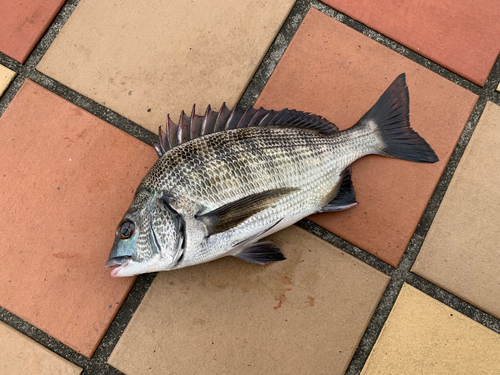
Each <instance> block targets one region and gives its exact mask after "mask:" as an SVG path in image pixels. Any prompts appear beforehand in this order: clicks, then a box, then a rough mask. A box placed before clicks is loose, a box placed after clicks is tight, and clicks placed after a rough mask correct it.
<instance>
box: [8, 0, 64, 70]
mask: <svg viewBox="0 0 500 375" xmlns="http://www.w3.org/2000/svg"><path fill="white" fill-rule="evenodd" d="M64 3H65V1H64V0H36V1H35V0H23V1H20V0H0V9H2V11H1V12H0V51H1V52H3V53H5V54H6V55H7V56H10V57H12V58H13V59H15V60H17V61H19V62H20V63H24V61H25V60H26V59H27V57H28V56H29V54H30V53H31V51H32V50H33V48H34V47H35V45H36V44H37V43H38V41H39V40H40V38H41V37H42V35H43V33H45V30H47V28H48V27H49V26H50V23H51V22H52V20H53V19H54V18H55V16H56V15H57V13H58V12H59V10H60V9H61V7H62V6H63V4H64Z"/></svg>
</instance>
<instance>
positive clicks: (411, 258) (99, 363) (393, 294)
mask: <svg viewBox="0 0 500 375" xmlns="http://www.w3.org/2000/svg"><path fill="white" fill-rule="evenodd" d="M79 1H80V0H69V1H67V2H66V4H65V5H64V6H63V7H62V9H61V11H60V12H59V14H58V15H57V16H56V18H55V19H54V21H53V22H52V24H51V26H50V27H49V28H48V30H47V31H46V33H45V34H44V36H43V37H42V38H41V40H40V42H39V43H38V44H37V46H36V47H35V48H34V50H33V52H32V53H31V55H30V56H29V57H28V59H27V60H26V62H25V64H20V63H19V62H17V61H15V60H13V59H11V58H10V57H8V56H6V55H4V54H2V53H0V64H2V65H4V66H6V67H7V68H9V69H11V70H13V71H15V72H16V73H17V74H18V75H17V76H16V78H15V79H14V81H13V82H12V83H11V84H10V86H9V87H8V89H7V90H6V92H5V93H4V94H3V96H2V97H1V98H0V116H1V115H2V114H3V112H4V111H5V109H6V108H7V106H8V105H9V104H10V102H11V101H12V99H13V98H14V97H15V95H16V94H17V92H18V91H19V89H20V87H21V86H22V84H23V83H24V81H25V79H26V78H29V79H31V80H33V81H34V82H36V83H37V84H39V85H41V86H43V87H44V88H46V89H48V90H50V91H52V92H54V93H55V94H57V95H58V96H60V97H62V98H64V99H66V100H68V101H70V102H71V103H73V104H75V105H77V106H79V107H81V108H82V109H84V110H86V111H88V112H90V113H92V114H93V115H95V116H96V117H98V118H100V119H102V120H104V121H106V122H108V123H110V124H111V125H114V126H116V127H118V128H119V129H121V130H123V131H125V132H127V133H129V134H131V135H132V136H134V137H136V138H138V139H140V140H141V141H143V142H145V143H148V144H150V145H151V143H152V141H154V140H155V138H156V136H155V135H154V134H153V133H151V132H150V131H148V130H146V129H144V128H142V127H141V126H139V125H137V124H136V123H134V122H132V121H130V120H128V119H126V118H125V117H123V116H121V115H120V114H118V113H116V112H114V111H112V110H110V109H108V108H106V107H104V106H102V105H101V104H99V103H97V102H94V101H93V100H91V99H89V98H87V97H85V96H84V95H81V94H79V93H77V92H76V91H74V90H72V89H70V88H69V87H66V86H65V85H63V84H61V83H59V82H57V81H54V80H53V79H51V78H50V77H48V76H45V75H44V74H42V73H40V72H38V71H37V70H36V65H37V64H38V63H39V61H40V60H41V58H42V57H43V55H44V54H45V52H46V51H47V50H48V48H49V47H50V44H51V43H52V42H53V40H54V39H55V37H56V36H57V35H58V33H59V32H60V30H61V28H62V27H63V26H64V24H65V23H66V22H67V20H68V18H69V17H70V15H71V14H72V12H73V11H74V9H75V7H76V5H77V4H78V3H79ZM311 7H314V8H316V9H318V10H320V11H321V12H323V13H325V14H327V15H328V16H330V17H332V18H334V19H336V20H337V21H339V22H342V23H343V24H345V25H347V26H348V27H350V28H352V29H354V30H356V31H358V32H360V33H362V34H363V35H365V36H367V37H369V38H370V39H372V40H375V41H377V42H378V43H380V44H382V45H384V46H386V47H388V48H390V49H392V50H394V51H396V52H397V53H399V54H400V55H402V56H405V57H406V58H408V59H410V60H412V61H414V62H416V63H417V64H419V65H421V66H423V67H425V68H426V69H428V70H430V71H432V72H434V73H436V74H438V75H439V76H441V77H443V78H445V79H448V80H450V81H451V82H454V83H455V84H457V85H459V86H461V87H463V88H464V89H466V90H468V91H471V92H473V93H475V94H476V95H478V96H479V100H478V102H477V104H476V106H475V108H474V110H473V112H472V114H471V116H470V118H469V121H468V122H467V125H466V127H465V130H464V132H463V134H462V136H461V138H460V140H459V142H458V144H457V146H456V148H455V150H454V151H453V154H452V156H451V158H450V161H449V162H448V164H447V166H446V168H445V171H444V172H443V175H442V176H441V178H440V180H439V183H438V185H437V187H436V189H435V191H434V193H433V195H432V198H431V199H430V201H429V203H428V205H427V208H426V210H425V212H424V214H423V215H422V218H421V220H420V222H419V224H418V226H417V229H416V231H415V233H414V234H413V236H412V239H411V241H410V243H409V245H408V247H407V249H406V251H405V253H404V254H403V258H402V260H401V262H400V264H399V266H398V267H397V268H393V267H391V266H390V265H389V264H387V263H385V262H383V261H381V260H380V259H378V258H376V257H375V256H373V255H371V254H369V253H368V252H365V251H364V250H362V249H360V248H358V247H356V246H354V245H353V244H351V243H349V242H348V241H346V240H344V239H342V238H341V237H339V236H337V235H335V234H333V233H331V232H329V231H327V230H326V229H324V228H322V227H320V226H319V225H317V224H315V223H313V222H311V221H310V220H308V219H304V220H301V221H300V222H299V223H297V224H298V225H299V226H300V227H302V228H304V229H306V230H308V231H309V232H311V233H313V234H315V235H316V236H318V237H320V238H322V239H324V240H326V241H327V242H329V243H331V244H333V245H334V246H336V247H338V248H340V249H342V250H343V251H345V252H347V253H349V254H351V255H352V256H354V257H356V258H357V259H359V260H361V261H363V262H364V263H366V264H368V265H370V266H372V267H373V268H375V269H377V270H379V271H381V272H383V273H384V274H386V275H388V276H390V277H391V280H390V282H389V284H388V287H387V289H386V290H385V292H384V293H383V296H382V298H381V300H380V302H379V304H378V306H377V307H376V309H375V311H374V314H373V316H372V318H371V320H370V322H369V324H368V326H367V329H366V330H365V332H364V334H363V337H362V338H361V341H360V343H359V345H358V348H357V349H356V351H355V353H354V355H353V358H352V360H351V362H350V364H349V367H348V369H347V371H346V374H349V375H353V374H359V373H360V372H361V370H362V368H363V366H364V364H365V362H366V359H367V358H368V355H369V354H370V352H371V351H372V349H373V346H374V344H375V342H376V340H377V338H378V336H379V334H380V332H381V330H382V327H383V325H384V324H385V322H386V320H387V317H388V316H389V314H390V312H391V310H392V307H393V306H394V303H395V301H396V299H397V297H398V295H399V292H400V290H401V287H402V285H403V283H404V282H407V283H408V284H410V285H412V286H414V287H416V288H417V289H419V290H421V291H423V292H424V293H426V294H427V295H429V296H431V297H433V298H435V299H437V300H438V301H440V302H442V303H444V304H445V305H447V306H449V307H451V308H453V309H455V310H457V311H459V312H461V313H462V314H464V315H466V316H468V317H470V318H472V319H474V320H475V321H476V322H478V323H480V324H482V325H483V326H485V327H487V328H489V329H491V330H493V331H495V332H497V333H500V320H499V319H497V318H495V317H493V316H491V315H489V314H487V313H486V312H484V311H482V310H480V309H479V308H477V307H475V306H473V305H471V304H469V303H468V302H466V301H464V300H462V299H460V298H458V297H456V296H455V295H453V294H452V293H449V292H447V291H446V290H444V289H442V288H440V287H439V286H437V285H435V284H433V283H431V282H430V281H428V280H426V279H424V278H422V277H420V276H418V275H416V274H413V273H412V272H411V267H412V266H413V263H414V262H415V260H416V258H417V256H418V253H419V251H420V249H421V247H422V244H423V242H424V240H425V236H426V235H427V232H428V230H429V228H430V226H431V224H432V221H433V219H434V217H435V215H436V213H437V211H438V208H439V206H440V204H441V202H442V200H443V198H444V195H445V193H446V190H447V188H448V186H449V184H450V182H451V179H452V177H453V174H454V172H455V170H456V168H457V166H458V163H459V161H460V159H461V157H462V155H463V153H464V151H465V148H466V146H467V144H468V142H469V140H470V137H471V136H472V133H473V131H474V129H475V127H476V125H477V123H478V121H479V118H480V116H481V114H482V112H483V110H484V107H485V105H486V101H492V102H493V103H496V104H497V105H500V93H499V92H497V91H496V87H497V85H498V83H499V80H500V79H499V78H500V56H499V57H498V58H497V60H496V62H495V64H494V66H493V68H492V70H491V72H490V75H489V77H488V80H487V82H486V84H485V85H484V87H480V86H478V85H476V84H474V83H472V82H470V81H468V80H467V79H465V78H463V77H461V76H459V75H457V74H456V73H453V72H451V71H450V70H448V69H446V68H444V67H442V66H440V65H438V64H437V63H435V62H433V61H431V60H429V59H427V58H425V57H424V56H422V55H420V54H418V53H417V52H415V51H413V50H410V49H409V48H407V47H405V46H403V45H401V44H400V43H398V42H395V41H394V40H392V39H390V38H388V37H386V36H384V35H382V34H380V33H379V32H377V31H375V30H372V29H370V28H368V27H367V26H365V25H364V24H362V23H360V22H358V21H356V20H354V19H352V18H350V17H349V16H347V15H345V14H343V13H340V12H338V11H336V10H335V9H333V8H331V7H329V6H328V5H325V4H323V3H321V2H319V1H317V0H297V1H296V3H295V5H294V7H293V8H292V10H291V12H290V14H289V16H288V17H287V19H286V20H285V22H284V24H283V25H282V27H281V30H280V31H279V33H278V34H277V36H276V38H275V40H274V41H273V43H272V45H271V47H270V48H269V50H268V52H267V53H266V55H265V56H264V58H263V60H262V62H261V64H260V65H259V67H258V68H257V69H256V72H255V75H254V77H253V78H252V79H251V81H250V83H249V85H248V87H247V89H246V91H245V93H244V94H243V95H242V97H241V99H240V101H239V105H240V106H241V107H242V108H248V107H250V106H252V105H254V103H255V101H256V100H257V98H258V97H259V95H260V93H261V92H262V90H263V88H264V86H265V84H266V83H267V81H268V79H269V77H270V76H271V74H272V72H273V71H274V68H275V67H276V65H277V64H278V63H279V61H280V59H281V58H282V56H283V54H284V53H285V51H286V48H287V47H288V45H289V43H290V41H291V40H292V38H293V36H294V35H295V33H296V31H297V30H298V28H299V26H300V24H301V22H302V20H303V19H304V17H305V15H306V14H307V12H308V11H309V9H310V8H311ZM154 277H155V274H148V275H141V276H139V277H138V278H137V281H136V282H135V284H134V286H133V287H132V289H131V291H130V293H129V294H128V296H127V297H126V299H125V301H124V303H123V304H122V306H121V308H120V310H119V312H118V313H117V315H116V316H115V318H114V319H113V321H112V323H111V325H110V327H109V329H108V330H107V332H106V334H105V335H104V337H103V339H102V341H101V342H100V344H99V346H98V348H97V350H96V351H95V353H94V355H93V357H92V358H90V359H89V358H86V357H84V356H82V355H81V354H79V353H77V352H76V351H74V350H73V349H71V348H69V347H67V346H66V345H64V344H62V343H61V342H59V341H58V340H56V339H54V338H53V337H51V336H50V335H48V334H47V333H45V332H43V331H41V330H39V329H38V328H36V327H34V326H32V325H30V324H29V323H27V322H25V321H23V320H22V319H20V318H18V317H17V316H15V315H14V314H12V313H10V312H8V311H7V310H5V309H3V308H1V307H0V320H2V321H4V322H5V323H7V324H9V325H10V326H12V327H14V328H15V329H17V330H18V331H20V332H22V333H23V334H25V335H27V336H28V337H31V338H33V339H34V340H35V341H37V342H39V343H40V344H42V345H43V346H45V347H47V348H48V349H50V350H52V351H54V352H55V353H57V354H58V355H60V356H61V357H63V358H66V359H67V360H69V361H71V362H73V363H75V364H76V365H78V366H80V367H82V368H83V369H84V370H83V372H82V374H83V375H89V374H112V375H118V374H122V373H121V372H120V371H118V370H116V369H114V368H112V367H111V366H109V365H107V360H108V358H109V356H110V355H111V352H112V351H113V349H114V347H115V345H116V344H117V342H118V340H119V339H120V337H121V334H122V333H123V331H124V329H125V328H126V326H127V324H128V323H129V321H130V319H131V318H132V316H133V314H134V313H135V311H136V309H137V308H138V306H139V304H140V302H141V300H142V298H143V297H144V295H145V294H146V292H147V290H148V288H149V286H150V285H151V283H152V282H153V280H154Z"/></svg>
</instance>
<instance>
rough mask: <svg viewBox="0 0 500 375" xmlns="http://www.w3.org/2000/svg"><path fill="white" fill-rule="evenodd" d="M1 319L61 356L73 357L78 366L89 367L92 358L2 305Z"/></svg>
mask: <svg viewBox="0 0 500 375" xmlns="http://www.w3.org/2000/svg"><path fill="white" fill-rule="evenodd" d="M0 321H2V322H4V323H6V324H8V325H9V326H11V327H12V328H14V329H16V330H18V331H19V332H21V333H23V334H24V335H26V336H28V337H29V338H31V339H33V340H35V341H36V342H37V343H39V344H41V345H43V346H44V347H46V348H48V349H50V350H52V351H53V352H54V353H56V354H58V355H59V356H61V357H64V358H71V359H70V361H71V362H73V363H74V364H76V365H77V366H80V367H88V366H89V365H90V362H91V359H89V358H87V357H85V356H83V355H81V354H80V353H78V352H76V351H75V350H73V349H71V348H70V347H69V346H66V345H65V344H63V343H62V342H60V341H59V340H57V339H55V338H53V337H52V336H50V335H49V334H47V333H45V332H44V331H42V330H41V329H38V328H37V327H35V326H33V325H31V324H30V323H28V322H26V321H24V320H22V319H21V318H19V317H18V316H16V315H14V314H13V313H11V312H10V311H8V310H6V309H4V308H3V307H0Z"/></svg>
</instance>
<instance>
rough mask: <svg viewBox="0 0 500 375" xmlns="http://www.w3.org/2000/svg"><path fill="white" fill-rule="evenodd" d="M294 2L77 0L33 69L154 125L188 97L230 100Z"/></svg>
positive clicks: (185, 105) (202, 105) (186, 106)
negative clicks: (144, 2)
mask: <svg viewBox="0 0 500 375" xmlns="http://www.w3.org/2000/svg"><path fill="white" fill-rule="evenodd" d="M293 4H294V0H256V1H247V0H214V1H209V2H207V1H201V0H195V1H162V0H153V1H150V2H148V6H147V7H144V4H143V3H142V2H137V1H122V2H108V1H101V0H82V1H81V2H80V3H79V4H78V7H77V8H76V10H75V11H74V13H73V14H72V16H71V18H70V19H69V20H68V22H67V23H66V24H65V26H64V28H63V29H62V30H61V32H60V34H59V35H58V36H57V38H56V40H55V41H54V43H53V44H52V45H51V47H50V49H49V50H48V52H47V53H46V54H45V56H44V58H43V59H42V61H41V62H40V63H39V65H38V70H40V71H41V72H43V73H45V74H47V75H48V76H50V77H52V78H54V79H56V80H57V81H59V82H62V83H63V84H65V85H66V86H69V87H71V88H72V89H74V90H76V91H78V92H79V93H81V94H83V95H85V96H88V97H89V98H91V99H93V100H95V101H97V102H99V103H101V104H103V105H105V106H106V107H108V108H111V109H112V110H114V111H116V112H118V113H120V114H121V115H123V116H125V117H127V118H129V119H131V120H133V121H135V122H136V123H138V124H140V125H142V126H144V127H145V128H147V129H149V130H151V131H153V132H155V133H156V132H157V131H158V126H160V125H163V124H164V123H165V119H166V116H167V114H168V113H170V114H172V116H173V117H175V121H177V119H178V118H179V117H178V116H179V115H180V112H181V110H187V111H191V108H192V106H193V103H196V105H197V108H198V112H199V114H203V113H204V111H205V109H206V106H207V105H208V104H211V105H213V106H215V107H217V106H220V105H222V103H223V102H226V103H227V105H228V106H230V107H232V106H234V105H235V104H236V103H237V102H238V100H239V98H240V96H241V95H242V94H243V91H244V90H245V89H246V86H247V85H248V83H249V81H250V79H251V78H252V76H253V74H254V72H255V70H256V69H257V67H258V65H259V63H260V61H261V59H262V58H263V57H264V54H265V53H266V52H267V50H268V48H269V46H270V45H271V43H272V41H273V40H274V38H275V36H276V34H277V32H278V31H279V29H280V27H281V25H282V23H283V21H284V20H285V18H286V17H287V15H288V13H289V11H290V10H291V8H292V6H293ZM110 46H112V48H110Z"/></svg>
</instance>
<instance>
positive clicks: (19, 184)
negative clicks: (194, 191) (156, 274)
mask: <svg viewBox="0 0 500 375" xmlns="http://www.w3.org/2000/svg"><path fill="white" fill-rule="evenodd" d="M0 128H1V129H2V132H0V170H1V171H2V172H1V174H0V179H1V180H2V190H1V192H0V211H1V212H3V215H0V227H1V228H2V236H0V258H1V259H2V262H0V305H1V306H2V307H4V308H6V309H7V310H9V311H11V312H12V313H14V314H16V315H17V316H19V317H21V318H22V319H24V320H26V321H28V322H29V323H31V324H33V325H34V326H36V327H38V328H40V329H42V330H43V331H45V332H47V333H48V334H49V335H51V336H53V337H55V338H56V339H58V340H60V341H62V342H63V343H64V344H66V345H68V346H70V347H71V348H73V349H75V350H77V351H79V352H81V353H82V354H84V355H86V356H90V355H91V354H92V353H93V351H94V350H95V348H96V347H97V345H98V343H99V341H100V340H101V338H102V336H103V335H104V333H105V331H106V329H107V327H108V326H109V324H110V323H111V320H112V319H113V317H114V316H115V314H116V312H117V311H118V309H119V307H120V305H121V303H122V301H123V300H124V298H125V296H126V295H127V293H128V291H129V290H130V288H131V286H132V284H133V282H134V279H133V278H126V279H113V278H111V277H109V270H106V269H105V268H104V266H103V265H104V263H105V261H106V259H107V257H108V253H109V250H110V249H111V246H112V244H113V241H114V231H115V229H116V225H117V222H118V221H119V220H120V218H121V217H122V215H123V213H124V212H125V211H126V209H127V207H128V206H129V205H130V202H131V200H132V196H133V192H134V189H135V188H136V187H137V185H138V183H139V181H140V180H141V178H142V177H143V176H144V174H145V173H146V172H147V169H148V168H149V167H150V166H151V165H152V164H153V162H154V161H155V159H156V157H155V153H154V151H153V149H152V148H151V147H149V146H147V145H146V144H144V143H142V142H140V141H138V140H136V139H135V138H133V137H132V136H129V135H128V134H126V133H124V132H122V131H121V130H119V129H117V128H115V127H113V126H111V125H109V124H107V123H105V122H104V121H102V120H100V119H98V118H96V117H94V116H92V115H90V114H89V113H87V112H85V111H83V110H82V109H80V108H78V107H76V106H75V105H73V104H71V103H69V102H67V101H65V100H63V99H61V98H60V97H58V96H57V95H55V94H53V93H51V92H49V91H47V90H46V89H44V88H42V87H40V86H38V85H37V84H35V83H33V82H31V81H29V80H27V81H26V82H25V83H24V85H23V86H22V87H21V89H20V91H19V92H18V94H17V95H16V97H15V98H14V100H13V101H12V102H11V103H10V105H9V107H8V108H7V110H6V111H5V112H4V114H3V115H2V117H1V118H0Z"/></svg>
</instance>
